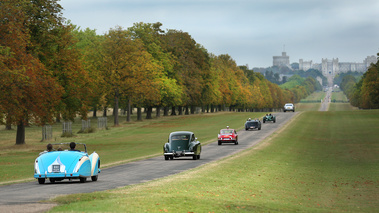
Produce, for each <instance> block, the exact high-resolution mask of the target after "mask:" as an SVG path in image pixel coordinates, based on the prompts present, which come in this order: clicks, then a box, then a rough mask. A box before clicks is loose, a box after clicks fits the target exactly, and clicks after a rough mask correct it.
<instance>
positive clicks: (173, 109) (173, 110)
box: [171, 107, 176, 115]
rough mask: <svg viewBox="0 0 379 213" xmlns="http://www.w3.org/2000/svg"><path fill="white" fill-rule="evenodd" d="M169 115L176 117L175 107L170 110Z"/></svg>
mask: <svg viewBox="0 0 379 213" xmlns="http://www.w3.org/2000/svg"><path fill="white" fill-rule="evenodd" d="M171 115H176V111H175V107H172V108H171Z"/></svg>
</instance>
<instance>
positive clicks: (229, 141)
mask: <svg viewBox="0 0 379 213" xmlns="http://www.w3.org/2000/svg"><path fill="white" fill-rule="evenodd" d="M218 141H219V142H221V143H235V142H236V139H229V140H225V139H219V140H218Z"/></svg>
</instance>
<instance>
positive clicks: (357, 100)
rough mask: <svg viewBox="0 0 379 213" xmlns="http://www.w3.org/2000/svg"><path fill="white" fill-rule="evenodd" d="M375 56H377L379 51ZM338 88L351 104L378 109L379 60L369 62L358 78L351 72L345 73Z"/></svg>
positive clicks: (362, 107)
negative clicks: (368, 65) (365, 70)
mask: <svg viewBox="0 0 379 213" xmlns="http://www.w3.org/2000/svg"><path fill="white" fill-rule="evenodd" d="M377 56H378V58H379V53H378V54H377ZM340 88H341V89H342V90H343V92H344V93H345V94H346V96H347V97H348V99H349V101H350V103H351V105H353V106H356V107H359V108H361V109H379V60H378V62H376V64H371V66H370V67H369V69H368V70H367V72H365V73H364V74H363V75H362V77H361V78H360V79H359V80H357V78H355V77H354V75H352V74H349V75H345V76H344V77H343V78H342V81H341V84H340Z"/></svg>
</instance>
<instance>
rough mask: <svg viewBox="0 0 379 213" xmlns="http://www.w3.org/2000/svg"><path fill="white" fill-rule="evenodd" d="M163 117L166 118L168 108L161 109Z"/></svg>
mask: <svg viewBox="0 0 379 213" xmlns="http://www.w3.org/2000/svg"><path fill="white" fill-rule="evenodd" d="M163 116H168V107H166V106H165V107H164V108H163Z"/></svg>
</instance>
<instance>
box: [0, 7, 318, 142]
mask: <svg viewBox="0 0 379 213" xmlns="http://www.w3.org/2000/svg"><path fill="white" fill-rule="evenodd" d="M62 10H63V8H62V7H61V6H60V5H59V4H58V0H38V1H37V0H31V1H30V0H2V1H1V2H0V72H1V73H0V74H1V76H2V77H1V79H0V89H1V91H2V93H0V122H1V123H3V124H4V123H5V124H6V126H7V127H8V128H10V127H11V125H16V126H17V136H16V144H24V143H25V126H27V125H28V124H30V123H32V124H35V125H45V124H49V123H53V122H57V121H58V122H59V121H60V120H61V119H63V120H74V118H75V117H76V116H77V115H79V116H81V118H82V119H87V112H88V111H89V110H93V111H94V112H96V111H97V110H98V109H107V108H109V107H112V108H113V109H114V125H115V126H118V125H119V122H120V121H119V115H118V112H119V109H120V108H123V109H126V112H127V116H126V121H130V113H131V108H132V107H133V108H137V117H138V119H142V118H141V108H145V109H147V111H146V112H147V114H146V118H147V119H149V118H151V117H152V115H151V113H152V109H153V108H156V109H157V110H156V112H157V117H159V116H160V112H161V110H162V111H163V115H168V113H169V111H171V115H176V112H177V113H178V114H181V113H183V112H184V113H185V114H191V113H194V110H195V107H201V108H202V111H203V112H209V111H210V112H213V111H214V110H215V109H217V110H224V109H226V108H228V109H233V110H242V111H245V110H250V109H263V108H281V107H283V105H284V104H285V103H286V102H297V101H298V100H300V99H299V98H300V97H305V95H307V94H309V93H311V92H313V91H314V90H315V89H316V87H317V82H316V81H314V80H313V81H312V80H309V79H307V80H305V82H306V83H305V85H302V86H298V87H295V88H286V89H282V88H280V87H279V86H278V85H277V84H274V83H271V82H270V81H268V80H266V79H265V78H264V76H263V75H262V74H260V73H256V72H254V71H253V70H250V69H248V67H247V66H237V64H236V62H235V61H234V60H233V59H232V57H231V56H229V55H227V54H222V55H218V56H216V55H214V54H212V53H209V52H208V51H207V50H206V48H205V47H203V46H202V45H200V44H198V43H197V42H196V41H195V40H194V39H193V38H192V37H191V35H190V34H188V33H187V32H182V31H180V30H174V29H168V30H162V29H161V26H162V24H161V23H159V22H158V23H135V24H134V25H133V26H132V27H129V28H127V29H124V28H122V27H121V26H116V27H115V28H112V29H110V30H109V31H108V32H107V33H105V34H104V35H98V34H97V33H96V30H91V29H88V28H87V29H85V30H81V29H80V28H79V27H76V26H75V25H74V24H72V23H70V22H69V21H66V20H65V18H64V17H63V14H62ZM104 112H106V110H105V111H104ZM94 116H96V114H94ZM105 116H106V114H105Z"/></svg>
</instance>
